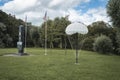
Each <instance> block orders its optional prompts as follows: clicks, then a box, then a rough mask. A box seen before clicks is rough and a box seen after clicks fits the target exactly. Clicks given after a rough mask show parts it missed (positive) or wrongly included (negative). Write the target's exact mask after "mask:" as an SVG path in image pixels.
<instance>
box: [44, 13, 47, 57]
mask: <svg viewBox="0 0 120 80" xmlns="http://www.w3.org/2000/svg"><path fill="white" fill-rule="evenodd" d="M44 23H45V55H47V11H46V12H45V16H44Z"/></svg>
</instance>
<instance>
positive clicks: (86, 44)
mask: <svg viewBox="0 0 120 80" xmlns="http://www.w3.org/2000/svg"><path fill="white" fill-rule="evenodd" d="M93 43H94V37H87V38H85V39H84V40H83V41H82V45H83V46H82V49H84V50H88V51H93Z"/></svg>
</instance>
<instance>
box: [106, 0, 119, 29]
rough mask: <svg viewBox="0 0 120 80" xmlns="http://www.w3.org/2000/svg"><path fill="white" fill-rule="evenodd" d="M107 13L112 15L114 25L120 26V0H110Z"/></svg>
mask: <svg viewBox="0 0 120 80" xmlns="http://www.w3.org/2000/svg"><path fill="white" fill-rule="evenodd" d="M107 13H108V15H109V16H110V17H111V21H112V23H113V25H114V27H118V28H120V25H119V24H120V0H109V1H108V4H107Z"/></svg>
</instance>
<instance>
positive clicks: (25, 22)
mask: <svg viewBox="0 0 120 80" xmlns="http://www.w3.org/2000/svg"><path fill="white" fill-rule="evenodd" d="M26 40H27V16H26V17H25V53H26Z"/></svg>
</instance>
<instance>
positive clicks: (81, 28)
mask: <svg viewBox="0 0 120 80" xmlns="http://www.w3.org/2000/svg"><path fill="white" fill-rule="evenodd" d="M65 32H66V34H67V35H72V34H75V33H80V34H87V33H88V28H87V26H86V25H84V24H83V23H78V22H75V23H72V24H70V25H68V26H67V28H66V30H65Z"/></svg>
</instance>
